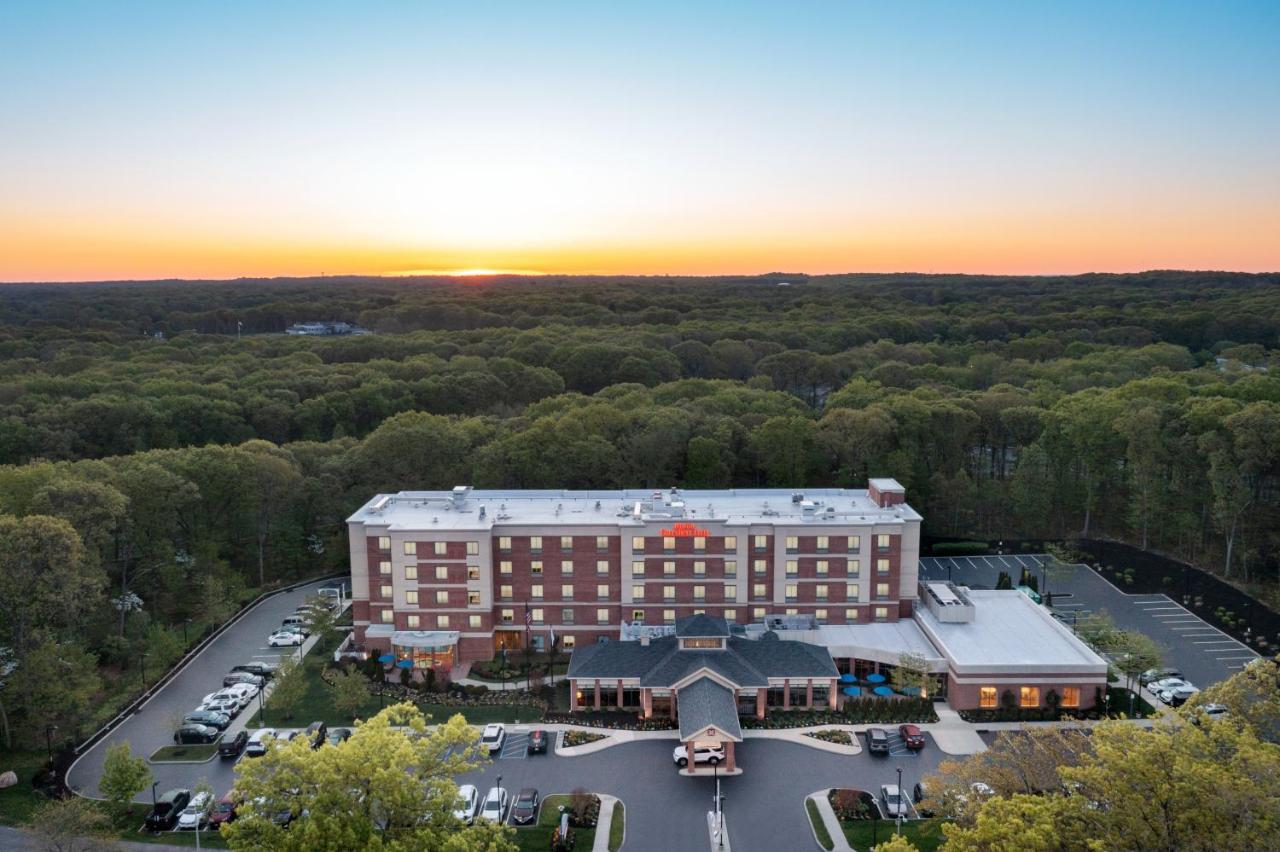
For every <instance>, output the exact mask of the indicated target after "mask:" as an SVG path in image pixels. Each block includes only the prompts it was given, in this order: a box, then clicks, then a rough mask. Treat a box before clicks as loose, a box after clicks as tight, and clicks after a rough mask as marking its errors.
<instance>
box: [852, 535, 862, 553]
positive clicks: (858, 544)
mask: <svg viewBox="0 0 1280 852" xmlns="http://www.w3.org/2000/svg"><path fill="white" fill-rule="evenodd" d="M849 549H850V550H861V549H862V536H860V535H851V536H849Z"/></svg>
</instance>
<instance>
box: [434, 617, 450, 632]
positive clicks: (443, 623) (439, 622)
mask: <svg viewBox="0 0 1280 852" xmlns="http://www.w3.org/2000/svg"><path fill="white" fill-rule="evenodd" d="M436 627H439V628H440V629H441V630H448V629H449V616H447V615H437V616H436Z"/></svg>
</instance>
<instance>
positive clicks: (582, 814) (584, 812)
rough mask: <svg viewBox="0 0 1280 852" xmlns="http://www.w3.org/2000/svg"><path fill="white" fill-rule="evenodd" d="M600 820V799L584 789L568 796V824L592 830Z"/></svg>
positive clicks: (579, 789)
mask: <svg viewBox="0 0 1280 852" xmlns="http://www.w3.org/2000/svg"><path fill="white" fill-rule="evenodd" d="M599 818H600V797H599V796H597V795H596V794H595V793H592V792H590V791H589V790H587V789H586V788H584V787H579V788H578V789H576V790H574V791H573V792H572V793H570V794H569V823H570V824H571V825H574V826H577V827H579V828H594V827H595V824H596V820H598V819H599Z"/></svg>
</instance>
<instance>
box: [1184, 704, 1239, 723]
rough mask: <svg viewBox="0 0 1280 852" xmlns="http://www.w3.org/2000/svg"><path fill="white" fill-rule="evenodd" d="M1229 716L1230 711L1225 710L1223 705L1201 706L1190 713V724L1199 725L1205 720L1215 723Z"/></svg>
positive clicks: (1225, 707) (1225, 706)
mask: <svg viewBox="0 0 1280 852" xmlns="http://www.w3.org/2000/svg"><path fill="white" fill-rule="evenodd" d="M1229 715H1231V711H1230V710H1228V709H1227V705H1225V704H1201V705H1200V706H1199V707H1197V708H1195V710H1193V711H1192V714H1191V723H1192V724H1193V725H1199V724H1201V723H1202V722H1203V721H1204V720H1205V719H1208V720H1209V721H1210V722H1216V721H1218V720H1219V719H1225V718H1226V717H1227V716H1229Z"/></svg>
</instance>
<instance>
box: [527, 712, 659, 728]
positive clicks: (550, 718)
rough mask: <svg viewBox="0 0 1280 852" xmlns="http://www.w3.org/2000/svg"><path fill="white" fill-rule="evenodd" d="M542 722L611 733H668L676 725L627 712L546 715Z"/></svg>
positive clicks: (656, 718)
mask: <svg viewBox="0 0 1280 852" xmlns="http://www.w3.org/2000/svg"><path fill="white" fill-rule="evenodd" d="M543 721H546V722H554V723H559V724H563V725H582V726H584V727H588V728H607V729H609V730H611V731H670V730H674V729H675V728H676V723H675V722H674V721H673V720H671V719H667V718H661V719H660V718H658V717H656V716H655V717H653V718H649V719H641V718H640V716H639V714H638V713H632V712H628V711H622V712H608V711H598V712H597V711H590V712H585V713H548V714H547V715H546V716H545V717H543Z"/></svg>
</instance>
